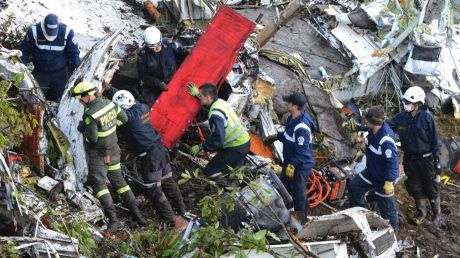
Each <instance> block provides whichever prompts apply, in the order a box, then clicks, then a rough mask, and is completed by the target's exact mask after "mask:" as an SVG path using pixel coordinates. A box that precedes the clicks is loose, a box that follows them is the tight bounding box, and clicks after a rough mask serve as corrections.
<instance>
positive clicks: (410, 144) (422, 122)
mask: <svg viewBox="0 0 460 258" xmlns="http://www.w3.org/2000/svg"><path fill="white" fill-rule="evenodd" d="M388 123H389V125H390V126H391V127H392V128H394V129H395V130H396V132H397V133H398V134H399V139H400V140H401V148H402V150H403V151H404V154H409V155H423V154H427V153H432V154H433V155H434V156H435V157H439V156H440V154H441V153H440V152H441V141H440V139H439V136H438V129H437V128H436V122H435V121H434V118H433V115H432V114H431V113H429V112H427V111H425V110H420V111H419V112H418V113H417V114H416V115H415V116H414V117H413V116H412V115H411V114H410V113H409V112H406V111H404V112H401V113H399V114H397V115H396V116H395V117H393V118H392V119H391V120H389V121H388Z"/></svg>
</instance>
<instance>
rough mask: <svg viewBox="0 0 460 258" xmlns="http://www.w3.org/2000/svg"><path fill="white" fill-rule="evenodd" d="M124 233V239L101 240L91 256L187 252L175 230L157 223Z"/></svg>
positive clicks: (162, 254) (180, 253)
mask: <svg viewBox="0 0 460 258" xmlns="http://www.w3.org/2000/svg"><path fill="white" fill-rule="evenodd" d="M126 233H127V234H128V236H127V237H126V239H124V238H123V237H118V238H114V239H108V238H105V239H104V240H102V242H100V243H99V244H98V248H97V249H96V250H95V251H94V252H93V254H92V256H94V257H121V256H123V255H133V256H137V257H183V255H184V254H185V253H186V252H187V248H186V243H184V242H183V241H182V238H181V236H180V235H179V234H178V233H177V232H175V231H171V230H167V229H165V230H161V229H160V227H159V226H158V224H152V225H150V226H149V228H147V229H144V230H143V231H142V232H134V233H130V232H126Z"/></svg>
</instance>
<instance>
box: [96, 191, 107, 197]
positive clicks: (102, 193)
mask: <svg viewBox="0 0 460 258" xmlns="http://www.w3.org/2000/svg"><path fill="white" fill-rule="evenodd" d="M109 193H110V192H109V189H104V190H100V191H99V192H97V193H96V198H101V196H103V195H104V194H109Z"/></svg>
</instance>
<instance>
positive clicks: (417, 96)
mask: <svg viewBox="0 0 460 258" xmlns="http://www.w3.org/2000/svg"><path fill="white" fill-rule="evenodd" d="M403 100H406V101H408V102H410V103H417V102H422V104H425V91H424V90H423V89H422V88H420V87H419V86H412V87H410V88H409V89H407V90H406V92H404V96H403Z"/></svg>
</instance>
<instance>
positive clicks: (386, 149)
mask: <svg viewBox="0 0 460 258" xmlns="http://www.w3.org/2000/svg"><path fill="white" fill-rule="evenodd" d="M365 119H366V126H367V128H369V134H368V136H367V147H366V158H367V159H366V165H367V169H366V170H364V171H363V172H361V173H360V174H358V175H356V176H355V177H354V178H353V179H352V180H351V181H350V182H349V184H348V199H349V201H350V204H351V206H361V207H366V206H367V205H366V203H365V200H364V195H365V194H366V193H367V192H368V191H369V190H371V189H374V191H375V198H376V201H377V204H378V207H379V211H380V215H381V216H382V217H383V218H384V219H388V220H390V223H391V226H392V227H393V229H394V230H395V231H397V230H398V229H399V218H398V211H397V210H396V202H395V196H394V181H395V180H396V178H397V177H398V175H399V162H398V151H397V147H396V142H395V139H396V136H395V134H394V132H393V131H392V130H391V129H390V127H389V126H388V124H387V123H386V122H384V121H385V111H384V109H383V107H382V106H374V107H371V108H369V110H368V111H367V113H366V115H365Z"/></svg>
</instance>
